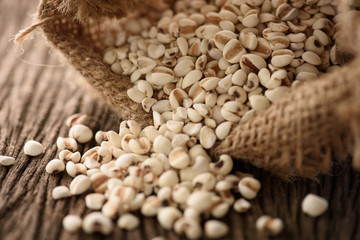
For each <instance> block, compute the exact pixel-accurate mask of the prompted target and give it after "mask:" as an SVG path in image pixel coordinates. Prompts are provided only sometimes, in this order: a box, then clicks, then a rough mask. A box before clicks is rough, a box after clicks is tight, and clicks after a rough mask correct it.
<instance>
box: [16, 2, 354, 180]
mask: <svg viewBox="0 0 360 240" xmlns="http://www.w3.org/2000/svg"><path fill="white" fill-rule="evenodd" d="M169 2H170V1H168V2H167V3H169ZM164 4H165V3H163V2H159V1H156V4H154V0H132V1H130V0H108V1H100V0H87V1H84V0H63V1H60V0H43V1H41V3H40V6H39V9H38V16H37V18H38V19H37V22H36V23H34V24H33V25H32V26H31V27H30V28H28V29H25V30H24V31H22V32H21V33H20V34H19V36H18V38H17V40H18V41H21V40H22V38H23V37H24V36H26V35H27V34H28V33H29V32H31V31H32V30H33V29H34V28H36V27H38V26H40V28H41V29H42V31H43V33H44V35H45V37H46V38H47V40H48V41H49V42H50V44H51V45H52V46H53V47H54V48H56V49H58V50H60V52H61V53H62V54H63V56H65V58H66V59H67V60H68V62H69V63H70V65H72V66H73V67H74V68H75V69H76V70H77V71H78V72H79V73H81V75H82V76H83V77H84V78H85V79H86V80H87V82H88V83H89V84H90V85H91V86H92V87H93V88H94V89H95V90H96V91H97V92H98V93H99V94H100V95H101V97H102V98H103V99H104V100H106V102H107V103H108V104H109V105H110V106H112V107H113V108H114V109H115V110H116V111H117V112H118V113H119V114H120V117H122V118H123V119H134V120H136V121H139V122H140V123H141V124H142V126H146V125H148V124H151V123H152V118H151V114H149V113H146V112H145V111H144V110H143V109H142V107H141V105H140V104H137V103H134V102H132V101H131V100H130V99H129V98H128V97H127V95H126V91H127V89H128V88H129V87H130V80H129V78H128V77H126V76H119V75H117V74H114V73H112V72H111V70H110V67H109V66H108V65H106V64H105V63H104V62H103V61H102V54H103V51H104V46H103V44H102V43H103V41H102V38H101V37H102V36H103V34H102V33H103V31H104V25H105V23H106V21H108V20H109V18H110V17H118V18H119V17H122V16H124V15H125V14H126V13H127V12H129V11H130V12H131V11H132V10H133V9H137V10H138V11H141V10H142V9H143V10H145V11H148V9H150V8H154V7H159V8H163V7H164V6H165V5H164ZM113 5H114V6H116V7H114V8H112V7H111V6H113ZM150 6H151V7H150ZM341 6H342V5H340V7H341ZM354 22H355V21H348V22H347V24H346V28H347V31H345V32H346V34H345V35H344V36H345V37H344V42H343V43H344V44H343V45H344V46H347V47H349V46H350V49H351V47H359V46H355V45H357V44H358V42H359V31H357V28H354V24H353V23H354ZM346 43H349V44H350V45H349V44H346ZM359 66H360V57H357V58H355V59H354V60H353V61H352V62H351V63H350V64H348V65H345V66H344V67H342V68H341V69H340V70H337V71H336V72H332V73H330V74H325V75H323V76H322V77H321V78H320V79H319V80H316V81H314V82H311V83H307V84H305V86H303V87H300V88H299V89H297V90H295V91H293V92H292V93H291V94H290V95H289V96H288V97H286V98H284V99H282V100H280V101H278V102H277V103H276V104H273V105H272V106H271V107H270V108H269V109H267V110H266V111H265V112H263V113H262V114H260V115H259V116H257V117H255V118H254V119H253V120H251V121H249V122H248V123H245V124H238V125H237V126H235V127H234V128H233V129H232V131H231V133H230V135H229V136H228V137H227V138H226V139H225V140H223V141H222V142H221V143H220V144H218V145H217V147H215V148H214V149H212V151H211V154H212V155H213V156H214V157H217V156H219V155H220V154H224V153H227V154H230V155H231V156H232V157H235V158H241V159H244V161H249V162H251V163H253V164H254V165H256V166H259V167H263V168H265V169H267V170H270V171H272V172H274V173H275V174H277V175H280V176H282V177H284V178H291V177H293V176H302V177H307V178H313V177H315V176H316V175H318V174H319V173H324V172H326V171H327V170H328V169H329V167H330V166H331V163H332V161H331V160H332V159H334V158H336V159H342V158H343V156H344V155H345V154H346V153H347V152H348V151H350V150H351V149H353V156H354V166H357V167H359V168H360V166H359V165H360V164H359V160H360V139H359V138H360V124H359V123H360V67H359ZM351 139H352V140H355V141H350V140H351ZM354 143H355V145H354Z"/></svg>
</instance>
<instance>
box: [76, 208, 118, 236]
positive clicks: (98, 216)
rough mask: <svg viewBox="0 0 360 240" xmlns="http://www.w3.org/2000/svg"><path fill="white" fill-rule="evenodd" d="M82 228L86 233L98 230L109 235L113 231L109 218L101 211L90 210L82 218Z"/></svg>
mask: <svg viewBox="0 0 360 240" xmlns="http://www.w3.org/2000/svg"><path fill="white" fill-rule="evenodd" d="M82 228H83V230H84V232H85V233H88V234H91V233H94V232H99V233H102V234H104V235H109V234H110V233H111V232H112V231H113V228H114V225H113V223H112V221H111V219H110V218H108V217H106V216H105V215H103V214H102V213H101V212H92V213H90V214H88V215H87V216H86V217H85V218H84V221H83V224H82Z"/></svg>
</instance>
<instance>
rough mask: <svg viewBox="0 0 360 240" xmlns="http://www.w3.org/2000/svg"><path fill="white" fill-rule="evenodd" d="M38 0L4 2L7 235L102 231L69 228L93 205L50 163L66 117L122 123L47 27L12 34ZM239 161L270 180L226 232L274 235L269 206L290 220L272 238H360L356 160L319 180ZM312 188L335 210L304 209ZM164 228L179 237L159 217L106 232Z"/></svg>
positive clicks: (0, 217) (0, 126) (0, 101)
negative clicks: (31, 151) (267, 226)
mask: <svg viewBox="0 0 360 240" xmlns="http://www.w3.org/2000/svg"><path fill="white" fill-rule="evenodd" d="M37 4H38V2H37V0H30V1H28V0H2V1H1V2H0V23H1V24H0V30H1V31H0V32H1V35H0V46H1V47H0V56H1V58H0V59H1V62H0V155H9V156H13V157H15V158H16V163H15V164H14V165H13V166H11V167H3V166H0V239H1V240H16V239H21V240H24V239H34V240H40V239H46V240H49V239H66V240H70V239H100V238H102V236H101V235H91V236H89V235H86V234H84V233H82V232H80V233H77V234H69V233H67V232H65V231H64V230H63V229H62V225H61V221H62V218H63V217H64V216H65V215H67V214H70V213H71V214H79V215H81V216H84V215H86V214H87V213H89V210H87V209H86V207H85V205H84V196H81V197H72V198H68V199H65V200H58V201H54V200H53V199H52V197H51V191H52V189H53V188H54V187H55V186H57V185H60V184H64V185H68V184H69V182H70V181H71V178H70V177H68V176H67V175H66V174H58V175H49V174H47V173H46V172H45V166H46V164H47V162H48V161H49V160H51V159H53V158H55V157H56V154H57V149H56V145H55V142H56V139H57V137H58V136H65V135H66V134H67V131H68V128H67V127H66V126H65V124H64V121H65V119H66V118H67V117H68V116H70V115H71V114H73V113H76V112H82V113H86V114H88V115H89V116H91V119H92V121H91V123H90V126H91V128H92V129H93V130H94V131H96V130H99V129H102V130H110V129H113V130H117V128H118V124H119V121H120V119H119V118H118V117H117V115H116V114H115V113H114V112H112V111H111V110H110V109H109V108H108V107H107V106H106V105H105V104H104V103H102V102H99V101H98V100H96V99H94V98H92V97H91V96H89V94H87V93H86V91H85V90H84V89H83V88H81V87H79V85H78V84H76V79H78V78H77V75H76V74H75V72H74V71H73V70H71V69H70V68H69V67H68V66H66V64H65V63H62V62H61V61H60V60H59V57H58V56H57V55H56V54H55V53H54V52H53V51H51V50H50V49H49V48H48V47H46V46H45V44H44V40H43V38H42V36H41V35H39V34H36V35H35V36H34V39H33V40H32V41H29V42H27V43H25V44H24V45H23V47H16V46H14V44H13V43H12V42H11V41H10V40H11V38H12V36H13V35H14V34H15V33H16V32H17V31H18V30H19V29H20V28H21V27H26V26H27V25H29V24H30V23H31V20H32V14H33V13H35V11H36V5H37ZM22 48H23V49H22ZM30 139H35V140H37V141H40V142H42V143H43V145H44V146H45V147H46V152H45V154H43V155H41V156H39V157H28V156H25V155H24V153H23V145H24V143H25V142H26V141H27V140H30ZM93 144H94V142H92V143H90V144H88V145H86V146H84V148H88V147H90V146H91V145H93ZM237 169H238V170H241V171H244V172H251V173H252V174H254V175H255V176H256V177H257V178H258V179H259V180H260V181H261V182H262V185H263V186H262V190H261V191H260V194H259V197H258V198H256V199H255V200H253V201H252V209H251V210H250V211H249V212H248V213H245V214H237V213H234V212H231V213H229V214H228V215H227V216H226V218H225V219H224V221H226V222H227V223H228V224H229V226H230V228H231V232H230V234H229V236H228V237H226V239H239V240H241V239H267V237H266V236H262V235H261V234H259V233H257V232H256V229H255V221H256V219H257V218H258V217H259V216H261V215H263V214H269V215H271V216H276V217H280V218H281V219H283V221H284V223H285V226H286V227H285V230H284V232H283V233H282V234H280V235H279V236H277V237H274V238H271V239H309V240H311V239H341V240H346V239H360V217H359V216H360V189H359V188H360V174H359V173H356V172H354V171H353V170H352V169H351V165H350V162H349V161H348V162H346V163H345V164H338V163H335V164H334V167H333V169H332V170H331V172H330V173H329V175H327V176H321V177H319V179H318V181H305V180H301V179H300V180H296V181H294V182H284V181H282V180H280V179H279V178H277V177H274V176H271V175H270V174H269V173H266V172H264V171H261V170H259V169H256V168H254V167H251V166H248V165H244V164H242V163H240V162H237ZM309 192H313V193H317V194H319V195H321V196H323V197H325V198H326V199H328V200H329V202H330V207H329V210H328V211H327V212H326V213H325V214H324V215H322V216H321V217H319V218H316V219H314V218H311V217H308V216H306V215H304V214H303V213H302V212H301V210H300V204H301V201H302V199H303V198H304V196H305V195H306V194H307V193H309ZM159 235H161V236H164V237H165V238H166V239H179V237H178V236H176V235H175V234H174V233H173V232H167V231H164V230H162V229H161V227H160V226H159V224H158V223H157V222H156V220H154V219H153V218H142V221H141V227H140V228H139V229H138V230H135V231H133V232H126V231H122V230H120V229H119V228H116V229H115V232H114V233H113V234H112V235H111V236H109V237H103V239H152V238H153V237H155V236H159Z"/></svg>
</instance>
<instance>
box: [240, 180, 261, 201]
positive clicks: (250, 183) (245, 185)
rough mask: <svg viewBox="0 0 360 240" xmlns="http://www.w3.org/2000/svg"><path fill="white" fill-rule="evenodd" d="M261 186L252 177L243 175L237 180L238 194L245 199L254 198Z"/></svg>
mask: <svg viewBox="0 0 360 240" xmlns="http://www.w3.org/2000/svg"><path fill="white" fill-rule="evenodd" d="M260 188H261V183H260V182H259V181H258V180H257V179H255V178H253V177H244V178H243V179H241V180H240V182H239V191H240V194H241V195H242V196H243V197H244V198H246V199H254V198H255V197H256V196H257V194H258V192H259V190H260Z"/></svg>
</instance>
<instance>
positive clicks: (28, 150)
mask: <svg viewBox="0 0 360 240" xmlns="http://www.w3.org/2000/svg"><path fill="white" fill-rule="evenodd" d="M44 152H45V148H44V147H43V145H42V144H41V143H39V142H36V141H34V140H30V141H27V142H26V143H25V146H24V153H25V154H26V155H29V156H32V157H35V156H38V155H40V154H42V153H44Z"/></svg>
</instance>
